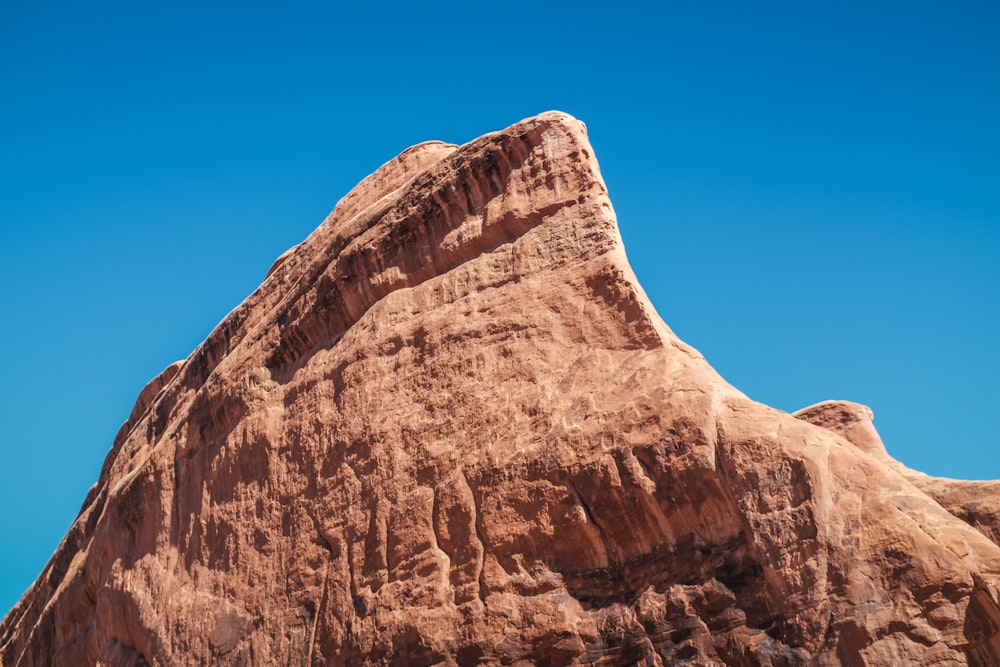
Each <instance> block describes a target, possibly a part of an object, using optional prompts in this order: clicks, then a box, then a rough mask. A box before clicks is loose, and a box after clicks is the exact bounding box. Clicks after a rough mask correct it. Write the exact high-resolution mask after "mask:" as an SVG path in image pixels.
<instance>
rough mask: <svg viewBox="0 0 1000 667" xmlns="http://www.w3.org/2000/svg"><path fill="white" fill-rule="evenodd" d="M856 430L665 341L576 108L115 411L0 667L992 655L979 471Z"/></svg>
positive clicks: (392, 216)
mask: <svg viewBox="0 0 1000 667" xmlns="http://www.w3.org/2000/svg"><path fill="white" fill-rule="evenodd" d="M649 222H651V223H656V224H667V225H669V224H672V223H673V221H669V220H667V221H649ZM680 250H681V251H683V249H680ZM276 254H277V253H276ZM678 287H679V288H680V289H683V286H678ZM873 419H874V416H873V413H872V411H871V410H870V409H868V408H866V407H865V406H860V405H858V404H855V403H849V402H847V401H828V402H824V403H820V404H817V405H814V406H810V407H808V408H805V409H803V410H801V411H799V412H797V413H795V414H794V415H789V414H786V413H784V412H781V411H778V410H774V409H772V408H769V407H767V406H765V405H761V404H759V403H755V402H753V401H751V400H750V399H748V398H747V397H746V396H744V395H743V394H741V393H740V392H739V391H737V390H736V389H734V388H733V387H731V386H730V385H729V384H727V383H726V382H725V381H724V380H723V379H722V378H721V377H719V375H718V374H717V373H716V372H715V371H714V370H713V369H712V368H711V367H710V366H709V365H708V363H707V362H706V360H705V359H704V358H703V357H702V356H701V355H700V354H699V353H698V352H697V351H696V350H694V349H693V348H691V347H689V346H688V345H687V344H685V343H684V342H682V341H680V340H679V339H678V338H677V337H676V336H675V335H674V333H673V332H672V331H671V330H670V329H669V327H668V326H667V325H666V324H665V323H664V322H663V321H662V320H661V319H660V317H659V315H658V314H657V313H656V311H655V310H654V308H653V306H652V304H650V302H649V301H648V299H647V298H646V296H645V294H644V292H643V290H642V288H641V286H640V285H639V284H638V282H637V281H636V279H635V276H634V274H633V272H632V270H631V268H630V267H629V264H628V261H627V259H626V256H625V250H624V247H623V245H622V241H621V237H620V234H619V231H618V227H617V222H616V220H615V215H614V209H613V207H612V205H611V201H610V200H609V198H608V193H607V188H606V187H605V184H604V182H603V180H602V178H601V175H600V169H599V167H598V164H597V162H596V159H595V157H594V152H593V149H592V148H591V146H590V144H589V142H588V139H587V135H586V129H585V128H584V126H583V124H582V123H580V122H579V121H576V120H575V119H573V118H571V117H569V116H567V115H565V114H562V113H559V112H549V113H544V114H541V115H539V116H536V117H533V118H529V119H526V120H524V121H522V122H520V123H516V124H515V125H513V126H511V127H509V128H507V129H505V130H502V131H500V132H494V133H491V134H487V135H484V136H483V137H480V138H479V139H476V140H474V141H472V142H469V143H468V144H466V145H464V146H452V145H449V144H444V143H441V142H428V143H425V144H420V145H418V146H415V147H413V148H411V149H408V150H407V151H404V152H403V153H402V154H400V155H399V156H398V157H396V158H394V159H393V160H390V161H389V162H387V163H386V164H385V165H383V166H382V167H380V168H379V169H378V170H376V171H375V172H374V173H373V174H372V175H371V176H369V177H368V178H366V179H365V180H364V181H362V182H361V183H360V184H359V185H358V186H357V187H355V188H354V189H353V190H352V191H351V192H349V193H348V194H347V195H346V196H344V198H343V199H341V200H340V202H338V203H337V205H336V206H335V207H334V209H333V211H332V212H331V213H330V215H329V216H328V217H327V218H326V220H324V221H323V222H322V224H321V225H320V226H319V227H318V228H317V229H316V230H315V231H314V232H313V233H312V234H311V235H310V236H309V237H308V238H307V239H305V240H304V241H303V242H302V243H300V244H298V245H296V246H295V247H294V248H292V249H291V250H289V251H287V252H285V253H283V254H281V255H280V257H279V258H278V259H277V260H276V261H275V262H274V265H273V266H272V267H271V269H270V271H268V272H267V275H266V278H265V280H264V282H263V284H262V285H261V286H260V287H259V288H258V289H257V290H255V291H254V292H253V293H252V294H251V295H250V296H249V297H248V298H247V300H246V301H244V302H243V303H242V304H241V305H240V306H238V307H237V308H235V309H233V311H232V312H231V313H229V314H228V315H227V316H226V317H225V318H224V319H223V320H222V322H220V323H219V325H218V326H217V327H216V328H215V329H214V330H213V331H212V332H211V333H210V334H209V336H208V337H207V338H206V340H205V341H204V342H203V343H202V344H201V345H199V346H198V347H197V348H196V349H195V350H193V351H192V353H191V354H190V355H189V356H188V357H187V358H186V359H185V360H183V361H181V362H178V363H175V364H172V365H170V366H168V367H167V369H166V370H165V371H164V372H163V373H161V374H160V375H159V376H157V377H156V378H154V379H153V380H152V381H151V382H150V383H149V384H148V385H147V387H146V388H145V389H144V390H143V391H142V392H141V393H140V395H139V397H138V399H137V401H136V404H135V407H134V408H133V410H132V412H131V414H130V415H128V418H127V419H126V420H125V422H124V424H123V425H122V427H121V429H120V430H119V432H118V433H117V435H116V436H115V438H114V441H113V442H112V443H111V449H110V451H109V453H108V456H107V458H106V460H105V462H104V465H103V467H102V469H101V473H100V477H99V479H98V480H97V483H96V484H95V485H94V487H93V488H92V489H91V491H90V492H88V494H87V498H86V499H85V501H84V503H83V506H82V507H81V509H80V513H79V515H78V517H77V519H76V520H75V522H74V524H73V525H72V527H71V528H70V530H69V532H68V534H67V536H66V538H65V539H64V540H63V542H62V544H60V546H59V547H58V549H57V550H56V552H55V554H54V555H53V557H52V559H51V560H50V562H49V563H48V564H47V565H46V567H45V569H44V570H43V571H42V573H41V575H40V576H39V578H38V580H37V581H36V582H35V583H34V584H33V585H32V587H31V588H30V589H29V590H28V591H27V592H26V593H25V595H24V597H23V598H22V599H21V601H20V602H19V603H18V604H17V605H16V606H15V607H14V609H12V610H10V612H9V613H8V614H7V616H6V617H5V618H4V619H3V621H2V622H0V665H3V667H28V666H42V665H45V666H50V665H51V666H56V667H63V666H70V665H77V664H105V665H109V666H110V665H141V664H147V663H148V664H149V665H151V666H160V665H163V666H166V665H175V664H220V665H246V664H285V663H289V662H294V663H296V664H297V663H299V662H303V663H304V664H344V665H368V664H408V665H433V664H452V665H453V664H515V663H517V662H518V661H524V662H532V663H535V664H552V665H556V664H560V665H563V664H594V665H625V664H646V665H659V664H662V665H668V664H681V663H684V664H731V665H747V666H749V665H787V666H789V667H791V666H798V665H813V664H820V665H828V664H838V663H841V664H857V665H862V664H864V665H898V664H913V665H920V664H963V663H968V664H973V665H992V664H997V663H998V662H1000V605H998V598H997V590H998V588H1000V546H998V542H1000V521H998V519H997V516H1000V501H998V500H997V497H998V489H1000V486H998V485H1000V482H963V481H958V480H943V479H938V478H933V477H929V476H927V475H922V474H921V473H918V472H915V471H912V470H909V469H907V468H905V466H902V464H900V463H899V462H897V461H894V460H893V459H892V458H891V457H890V456H889V455H888V453H887V451H886V449H885V447H884V446H883V444H882V441H881V439H880V437H879V436H878V433H877V431H876V430H875V427H874V423H873Z"/></svg>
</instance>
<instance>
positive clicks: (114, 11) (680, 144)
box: [0, 0, 1000, 614]
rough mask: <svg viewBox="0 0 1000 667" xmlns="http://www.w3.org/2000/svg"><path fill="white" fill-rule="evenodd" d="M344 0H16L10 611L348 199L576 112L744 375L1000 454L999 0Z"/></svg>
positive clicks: (0, 286)
mask: <svg viewBox="0 0 1000 667" xmlns="http://www.w3.org/2000/svg"><path fill="white" fill-rule="evenodd" d="M207 4H210V5H212V8H211V9H208V8H206V7H205V6H204V5H207ZM279 4H280V8H279ZM336 4H339V3H316V4H315V5H303V4H299V3H294V2H292V3H253V2H250V3H247V2H239V3H236V2H233V3H186V2H175V3H136V2H119V3H111V2H96V3H79V2H74V3H65V4H61V3H45V2H27V1H26V0H6V1H5V2H3V3H2V4H0V127H2V144H0V253H2V256H0V259H2V261H0V305H2V313H3V320H2V326H0V347H2V349H3V350H4V351H5V354H4V363H3V365H2V374H3V375H2V378H3V382H2V385H0V387H2V388H0V392H2V395H0V446H2V448H3V465H2V466H0V508H2V511H0V614H2V613H5V612H6V610H7V609H9V608H10V607H11V606H12V605H13V604H14V602H15V601H16V600H17V598H18V597H19V596H20V595H21V593H22V592H23V590H24V589H25V588H26V587H27V586H28V585H29V584H30V582H31V581H32V580H33V579H34V578H35V577H36V576H37V574H38V573H39V571H40V570H41V568H42V566H43V565H44V563H45V561H46V560H47V558H48V556H49V555H50V554H51V553H52V551H53V550H54V549H55V547H56V545H57V544H58V542H59V540H60V539H61V538H62V536H63V535H64V533H65V532H66V530H67V528H68V527H69V525H70V523H71V522H72V520H73V518H74V517H75V515H76V512H77V511H78V509H79V505H80V503H81V501H82V500H83V498H84V495H85V494H86V491H87V489H88V487H89V486H90V485H91V484H92V483H93V482H94V481H95V480H96V479H97V475H98V472H99V470H100V466H101V463H102V460H103V458H104V455H105V453H106V452H107V450H108V447H109V446H110V445H111V440H112V438H113V436H114V434H115V431H116V430H117V428H118V426H119V425H120V424H121V422H122V421H123V420H124V419H125V418H126V417H127V416H128V413H129V411H130V409H131V406H132V403H133V401H134V399H135V397H136V395H137V394H138V392H139V390H140V389H141V388H142V387H143V385H144V384H145V383H146V381H147V380H149V379H150V378H151V377H153V376H154V375H155V374H156V373H158V372H159V371H160V370H161V369H162V368H163V367H164V366H166V365H167V364H169V363H170V362H172V361H174V360H175V359H179V358H182V357H184V356H186V355H187V354H188V352H190V351H191V350H192V349H193V348H194V347H195V346H196V345H197V344H198V343H199V342H200V341H201V340H202V339H203V338H204V337H205V336H206V335H207V334H208V333H209V331H210V330H211V329H212V328H213V327H214V326H215V324H216V323H217V322H218V321H219V320H220V319H221V318H222V317H223V316H224V315H225V314H226V313H227V312H228V311H229V310H230V309H231V308H233V307H234V306H236V305H237V304H238V303H239V302H240V301H241V300H242V299H243V298H244V297H245V296H246V295H247V294H249V293H250V292H251V291H252V290H253V289H254V288H255V287H256V286H257V285H258V283H259V282H260V281H261V280H262V279H263V277H264V274H265V272H266V271H267V269H268V267H269V265H270V264H271V262H272V260H273V259H274V258H275V257H277V255H278V254H280V253H281V252H282V251H283V250H285V249H286V248H287V247H289V246H291V245H293V244H295V243H297V242H298V241H300V240H301V239H302V238H304V237H305V236H306V235H307V234H308V233H309V232H310V231H311V230H312V229H313V228H314V227H315V226H316V225H318V224H319V222H320V221H321V220H322V219H323V218H324V216H325V215H326V213H327V212H328V211H329V210H330V209H331V208H332V207H333V205H334V203H336V201H337V199H338V198H339V197H340V196H342V195H343V194H344V193H346V192H347V190H348V189H349V188H350V187H351V186H352V185H354V184H355V183H356V182H357V181H358V180H360V179H361V178H362V177H364V176H365V175H367V174H368V173H370V172H371V171H372V170H373V169H374V168H376V167H377V166H378V165H379V164H381V163H382V162H384V161H385V160H387V159H389V158H391V157H393V156H394V155H396V154H397V153H398V152H399V151H401V150H403V149H404V148H406V147H407V146H410V145H412V144H414V143H417V142H420V141H423V140H427V139H443V140H447V141H452V142H456V143H461V142H465V141H468V140H470V139H472V138H474V137H476V136H478V135H480V134H482V133H484V132H487V131H490V130H495V129H499V128H502V127H505V126H507V125H509V124H511V123H513V122H516V121H517V120H520V119H521V118H524V117H526V116H530V115H533V114H536V113H538V112H541V111H544V110H547V109H561V110H563V111H567V112H569V113H571V114H573V115H575V116H577V117H578V118H580V119H581V120H583V121H585V122H586V123H587V124H588V126H589V128H590V135H591V141H592V143H593V144H594V146H595V149H596V151H597V155H598V158H599V159H600V161H601V164H602V168H603V171H604V175H605V178H606V180H607V182H608V185H609V188H610V190H611V195H612V199H613V201H614V203H615V206H616V209H617V211H618V215H619V219H620V224H621V227H622V232H623V234H624V237H625V241H626V245H627V248H628V252H629V256H630V258H631V260H632V263H633V265H634V268H635V269H636V272H637V274H638V275H639V278H640V280H641V281H642V283H643V285H644V286H645V288H646V290H647V292H648V293H649V295H650V297H651V298H652V300H653V302H654V303H655V304H656V306H657V308H658V310H659V311H660V313H661V315H662V316H663V318H664V319H665V320H666V321H667V323H668V324H669V325H671V326H672V327H673V328H674V330H675V331H677V333H678V334H679V335H680V336H681V337H682V338H684V339H685V340H687V341H688V342H689V343H691V344H692V345H694V346H695V347H697V348H699V349H700V350H701V351H702V352H703V353H704V354H705V356H706V357H707V358H708V360H709V361H710V362H711V363H712V364H713V365H714V366H715V367H716V368H717V369H718V370H719V371H720V372H721V373H722V374H723V376H725V377H726V378H727V379H728V380H729V381H730V382H732V383H733V384H734V385H736V386H737V387H738V388H740V389H741V390H743V391H744V392H745V393H747V394H748V395H749V396H751V397H752V398H755V399H758V400H760V401H763V402H766V403H769V404H771V405H774V406H776V407H779V408H782V409H785V410H795V409H798V408H800V407H803V406H805V405H808V404H811V403H814V402H816V401H820V400H824V399H829V398H844V399H852V400H857V401H860V402H863V403H866V404H868V405H870V406H871V407H872V408H873V409H874V411H875V415H876V425H877V426H878V427H879V429H880V431H881V433H882V435H883V438H884V439H885V441H886V443H887V446H888V448H889V451H890V452H891V453H892V454H894V455H895V456H896V457H898V458H899V459H901V460H902V461H904V462H905V463H907V464H909V465H911V466H913V467H915V468H918V469H921V470H924V471H926V472H929V473H932V474H937V475H946V476H955V477H965V478H998V477H1000V456H998V455H997V446H998V444H1000V442H998V435H997V429H996V426H995V421H996V415H997V405H998V404H1000V389H998V386H1000V381H998V379H1000V351H998V346H997V343H998V341H1000V307H998V306H1000V261H998V260H1000V121H998V119H1000V40H998V39H997V34H1000V11H998V7H1000V5H998V4H997V3H995V2H962V1H958V0H957V1H956V2H948V3H944V2H879V3H870V2H857V3H851V2H848V3H843V2H836V3H834V2H818V3H813V2H810V3H803V2H783V3H772V2H761V3H731V2H699V3H687V2H685V3H679V2H678V3H664V4H663V5H662V6H660V7H659V8H657V9H655V10H654V9H650V8H649V7H643V6H642V5H648V6H652V5H653V4H654V3H639V6H633V5H631V3H627V2H626V3H621V2H617V3H600V4H598V3H594V4H593V5H592V6H588V5H587V4H586V3H584V4H582V5H581V4H580V3H565V4H564V5H562V6H561V7H556V6H554V5H547V4H546V3H538V4H536V3H533V2H531V3H529V2H505V3H475V2H461V3H432V4H433V5H434V7H433V8H428V7H426V6H424V5H423V4H422V3H400V4H398V5H393V4H391V3H390V4H384V3H372V4H370V5H369V7H370V8H367V7H360V6H356V7H353V8H351V9H346V10H345V9H340V8H337V9H333V8H332V7H333V6H335V5H336ZM751 5H752V6H753V7H752V8H748V6H751Z"/></svg>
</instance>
